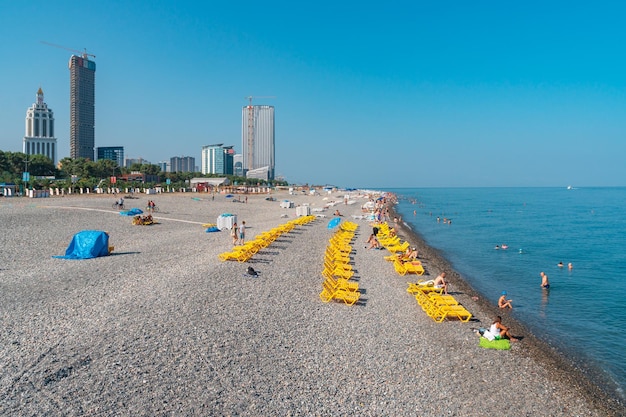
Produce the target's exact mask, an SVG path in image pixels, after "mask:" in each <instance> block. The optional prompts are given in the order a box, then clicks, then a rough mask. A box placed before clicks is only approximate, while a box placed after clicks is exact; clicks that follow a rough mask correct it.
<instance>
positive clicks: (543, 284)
mask: <svg viewBox="0 0 626 417" xmlns="http://www.w3.org/2000/svg"><path fill="white" fill-rule="evenodd" d="M539 275H541V287H542V288H546V289H548V288H550V281H548V276H547V275H546V274H545V272H543V271H542V272H541V273H540V274H539Z"/></svg>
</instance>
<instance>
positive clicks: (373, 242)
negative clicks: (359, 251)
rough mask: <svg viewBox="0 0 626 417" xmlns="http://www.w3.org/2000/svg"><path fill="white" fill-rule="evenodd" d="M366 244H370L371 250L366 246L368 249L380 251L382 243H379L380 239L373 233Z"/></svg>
mask: <svg viewBox="0 0 626 417" xmlns="http://www.w3.org/2000/svg"><path fill="white" fill-rule="evenodd" d="M365 243H369V244H370V246H369V248H368V247H367V246H366V247H365V248H366V249H378V248H380V243H379V242H378V239H377V238H376V236H375V235H374V233H372V234H371V235H370V237H369V238H368V239H367V242H365Z"/></svg>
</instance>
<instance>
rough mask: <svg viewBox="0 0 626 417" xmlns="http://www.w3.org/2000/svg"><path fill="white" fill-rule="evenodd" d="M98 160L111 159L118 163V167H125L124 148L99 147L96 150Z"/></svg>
mask: <svg viewBox="0 0 626 417" xmlns="http://www.w3.org/2000/svg"><path fill="white" fill-rule="evenodd" d="M96 153H97V155H98V160H100V159H110V160H111V161H115V162H117V166H119V167H123V166H124V147H123V146H98V147H97V148H96Z"/></svg>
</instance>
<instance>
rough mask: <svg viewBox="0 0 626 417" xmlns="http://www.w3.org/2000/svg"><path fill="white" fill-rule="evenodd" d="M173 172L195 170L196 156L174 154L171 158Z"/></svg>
mask: <svg viewBox="0 0 626 417" xmlns="http://www.w3.org/2000/svg"><path fill="white" fill-rule="evenodd" d="M170 170H171V172H195V171H196V158H194V157H193V156H180V157H179V156H174V157H173V158H170Z"/></svg>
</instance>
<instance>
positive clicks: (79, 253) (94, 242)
mask: <svg viewBox="0 0 626 417" xmlns="http://www.w3.org/2000/svg"><path fill="white" fill-rule="evenodd" d="M108 254H109V235H108V234H107V233H106V232H102V231H100V230H83V231H81V232H78V233H76V234H75V235H74V237H73V238H72V241H71V242H70V245H69V246H68V247H67V249H66V250H65V255H64V256H53V258H60V259H91V258H97V257H99V256H107V255H108Z"/></svg>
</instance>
